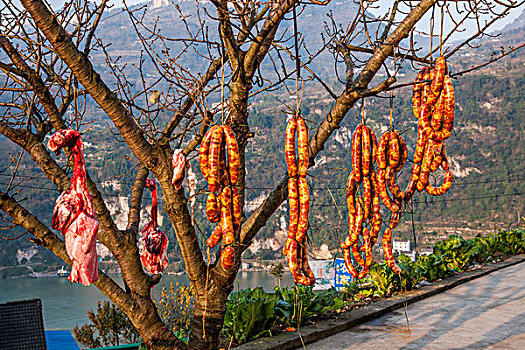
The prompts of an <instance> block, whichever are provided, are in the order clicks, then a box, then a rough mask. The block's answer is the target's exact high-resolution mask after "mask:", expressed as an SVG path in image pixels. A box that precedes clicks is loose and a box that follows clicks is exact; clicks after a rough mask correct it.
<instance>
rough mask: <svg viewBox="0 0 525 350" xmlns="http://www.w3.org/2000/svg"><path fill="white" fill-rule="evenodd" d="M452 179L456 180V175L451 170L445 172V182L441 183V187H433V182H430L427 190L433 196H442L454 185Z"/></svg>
mask: <svg viewBox="0 0 525 350" xmlns="http://www.w3.org/2000/svg"><path fill="white" fill-rule="evenodd" d="M452 180H454V175H453V174H452V172H451V171H450V170H449V171H447V172H446V173H445V179H444V180H443V184H441V186H440V187H437V188H436V187H433V186H432V185H431V184H428V185H427V187H426V188H425V190H426V191H427V192H428V194H430V195H431V196H442V195H444V194H445V193H447V191H448V190H449V189H450V187H452Z"/></svg>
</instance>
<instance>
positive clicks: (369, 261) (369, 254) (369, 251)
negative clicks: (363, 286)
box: [357, 228, 374, 279]
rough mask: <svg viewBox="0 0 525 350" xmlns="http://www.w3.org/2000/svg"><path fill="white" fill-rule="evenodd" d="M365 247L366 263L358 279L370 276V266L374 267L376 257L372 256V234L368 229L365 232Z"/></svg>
mask: <svg viewBox="0 0 525 350" xmlns="http://www.w3.org/2000/svg"><path fill="white" fill-rule="evenodd" d="M363 246H364V248H365V263H364V266H363V270H362V271H361V272H359V275H357V278H358V279H361V278H364V277H365V276H366V275H367V274H368V271H369V270H370V266H372V262H373V261H374V257H373V255H372V243H371V241H370V232H369V231H368V229H367V228H365V229H364V230H363Z"/></svg>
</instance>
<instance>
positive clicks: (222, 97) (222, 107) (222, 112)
mask: <svg viewBox="0 0 525 350" xmlns="http://www.w3.org/2000/svg"><path fill="white" fill-rule="evenodd" d="M223 49H224V47H223ZM221 62H222V63H221V65H222V69H221V121H222V124H224V53H223V54H222V58H221Z"/></svg>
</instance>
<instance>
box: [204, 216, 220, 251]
mask: <svg viewBox="0 0 525 350" xmlns="http://www.w3.org/2000/svg"><path fill="white" fill-rule="evenodd" d="M221 239H222V225H221V223H220V222H219V223H218V224H217V226H215V229H214V230H213V232H212V233H211V235H210V237H208V239H207V240H206V245H207V246H208V247H210V248H213V247H215V246H216V245H217V244H219V242H220V241H221Z"/></svg>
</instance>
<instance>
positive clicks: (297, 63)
mask: <svg viewBox="0 0 525 350" xmlns="http://www.w3.org/2000/svg"><path fill="white" fill-rule="evenodd" d="M296 6H297V3H294V5H293V31H294V33H293V35H294V40H295V100H296V115H299V114H300V110H299V105H300V101H299V77H300V76H301V62H300V61H299V40H298V36H299V35H298V32H297V12H296V10H295V7H296Z"/></svg>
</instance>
